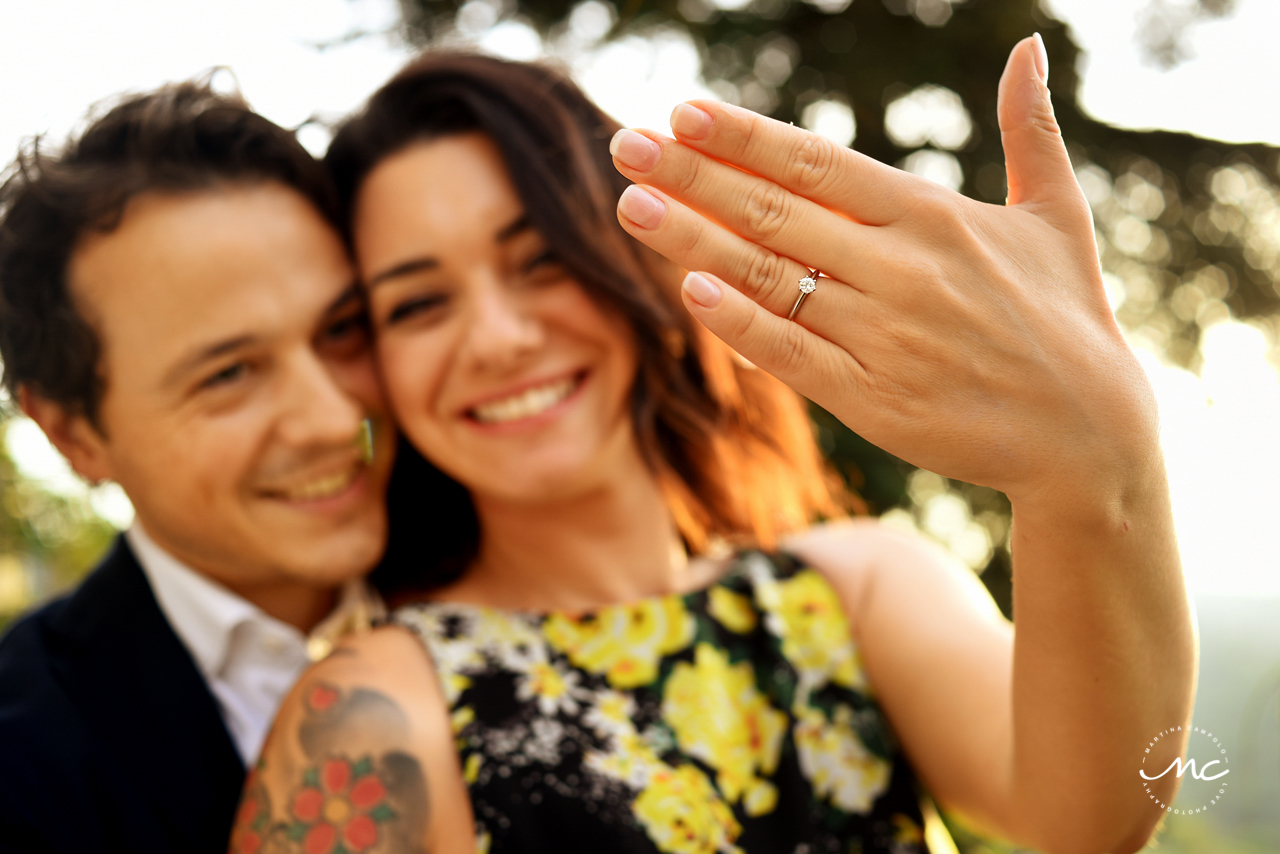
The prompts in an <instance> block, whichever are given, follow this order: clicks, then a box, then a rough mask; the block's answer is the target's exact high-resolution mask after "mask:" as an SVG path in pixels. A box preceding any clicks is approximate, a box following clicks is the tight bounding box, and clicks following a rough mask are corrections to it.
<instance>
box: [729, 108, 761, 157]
mask: <svg viewBox="0 0 1280 854" xmlns="http://www.w3.org/2000/svg"><path fill="white" fill-rule="evenodd" d="M760 128H761V118H760V117H759V116H757V115H755V114H752V115H751V116H750V117H749V118H747V120H746V121H745V122H742V131H741V132H740V133H739V134H737V139H736V140H735V142H736V145H735V148H736V151H735V152H734V153H735V154H738V155H748V154H750V153H751V151H752V147H753V146H754V145H755V143H756V137H757V136H758V135H759V132H760Z"/></svg>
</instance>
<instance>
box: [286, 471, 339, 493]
mask: <svg viewBox="0 0 1280 854" xmlns="http://www.w3.org/2000/svg"><path fill="white" fill-rule="evenodd" d="M355 479H356V472H355V469H351V470H348V471H344V472H339V473H338V474H331V475H329V476H328V477H322V478H318V479H316V480H313V481H311V482H310V483H304V484H302V485H301V486H297V487H294V488H293V489H288V490H285V492H284V497H285V498H287V499H289V500H290V501H315V500H317V499H320V498H332V497H333V496H335V495H337V494H338V493H340V492H342V491H343V490H344V489H346V488H347V487H348V486H350V485H351V482H352V481H353V480H355Z"/></svg>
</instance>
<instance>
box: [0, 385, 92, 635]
mask: <svg viewBox="0 0 1280 854" xmlns="http://www.w3.org/2000/svg"><path fill="white" fill-rule="evenodd" d="M0 403H2V401H0ZM12 423H13V416H12V415H7V414H6V413H5V411H4V408H3V407H2V406H0V630H3V627H4V625H5V624H6V623H8V622H9V620H11V619H12V618H13V617H15V616H16V615H17V614H19V613H20V612H22V611H24V610H26V609H27V608H28V607H30V606H31V605H34V604H36V603H37V602H39V601H40V600H42V599H44V598H46V597H47V596H49V595H50V594H52V593H54V592H56V591H57V590H60V589H62V588H64V587H66V586H68V585H70V584H71V583H73V582H74V581H75V580H77V579H78V578H80V577H81V576H82V575H83V574H84V573H85V572H86V571H87V570H88V569H89V567H91V566H92V565H93V564H94V563H95V562H96V561H97V560H98V558H99V557H101V555H102V553H103V552H104V551H105V550H106V548H107V545H108V544H109V543H110V541H111V538H112V537H113V536H115V533H116V532H115V529H114V528H113V527H112V526H111V525H110V524H108V523H107V522H105V521H104V520H103V519H102V518H100V517H99V516H98V515H97V514H96V513H95V512H94V511H93V508H92V506H91V505H90V503H89V500H88V498H87V496H86V497H68V496H64V495H58V494H55V493H53V492H51V491H49V490H48V489H46V488H45V487H44V486H42V485H41V484H40V483H38V482H36V481H33V480H31V479H30V478H27V477H24V476H23V474H22V473H21V472H20V471H19V470H18V468H17V467H16V466H15V465H14V463H13V460H12V459H11V458H10V456H9V450H8V443H7V442H6V441H5V434H6V433H7V431H8V429H9V427H10V426H11V424H12Z"/></svg>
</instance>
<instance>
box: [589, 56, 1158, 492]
mask: <svg viewBox="0 0 1280 854" xmlns="http://www.w3.org/2000/svg"><path fill="white" fill-rule="evenodd" d="M1047 75H1048V68H1047V59H1046V57H1045V54H1044V49H1043V46H1042V44H1041V42H1040V41H1039V39H1038V38H1028V39H1025V40H1024V41H1022V42H1021V43H1019V44H1018V45H1017V46H1016V47H1015V48H1014V50H1013V53H1012V54H1011V56H1010V58H1009V63H1008V65H1007V67H1006V69H1005V72H1004V76H1003V78H1002V79H1001V81H1000V103H999V117H1000V128H1001V132H1002V137H1003V142H1004V148H1005V155H1006V159H1007V170H1008V185H1009V199H1008V204H1007V205H1005V206H999V205H989V204H983V203H980V202H976V201H973V200H971V199H968V198H965V197H964V196H961V195H959V194H957V193H953V192H951V191H949V190H947V189H945V188H943V187H940V186H939V185H937V184H934V183H932V182H930V181H927V180H925V179H923V178H920V177H917V176H914V175H911V174H909V173H906V172H903V171H900V170H898V169H895V168H892V167H890V166H886V165H884V164H881V163H878V162H876V161H874V160H871V159H869V158H867V157H865V156H863V155H861V154H858V153H857V152H854V151H851V150H849V149H846V148H842V147H840V146H837V145H835V144H833V143H831V142H829V141H828V140H826V139H824V138H823V137H820V136H818V135H816V134H813V133H809V132H808V131H805V130H802V129H799V128H796V127H792V126H788V125H784V124H782V123H780V122H777V121H773V120H771V119H768V118H764V117H761V116H759V115H756V114H754V113H751V112H749V111H747V110H743V109H739V108H735V107H731V106H726V105H724V104H718V103H714V102H695V103H692V104H682V105H680V106H678V107H677V108H676V110H675V112H674V113H673V116H672V127H673V129H674V131H675V133H676V139H675V140H672V139H667V138H664V137H661V136H659V135H657V134H652V133H646V134H644V135H641V134H638V133H635V132H632V131H620V132H619V134H618V135H617V136H616V137H615V138H614V141H613V145H612V150H613V153H614V160H615V164H616V165H617V167H618V169H619V170H620V171H621V172H622V173H623V174H624V175H626V176H627V177H628V178H631V179H632V180H633V181H635V182H637V184H639V185H642V186H634V187H630V188H628V189H627V191H626V192H625V193H624V195H623V197H622V200H621V202H620V203H619V206H618V210H619V218H620V220H621V222H622V225H623V227H624V228H625V229H626V230H627V231H628V232H629V233H631V234H632V235H634V236H635V237H636V238H638V239H639V240H641V241H643V242H644V243H646V244H648V245H649V246H651V247H652V248H654V249H655V250H657V251H658V252H661V253H662V254H664V255H666V256H667V257H668V258H670V259H672V260H673V261H675V262H676V263H678V264H680V265H681V266H682V267H684V268H686V269H689V270H693V271H697V272H693V273H690V274H689V276H688V277H687V278H686V280H685V284H684V294H685V303H686V305H687V306H688V308H689V310H690V311H691V312H692V313H693V314H694V316H695V317H696V318H697V319H698V320H700V321H701V322H702V323H703V324H705V325H706V326H707V327H708V328H709V329H710V330H711V331H712V332H714V333H715V334H716V335H718V336H719V337H720V338H722V339H724V341H726V342H727V343H728V344H730V345H731V346H732V347H734V348H735V349H736V350H738V351H739V352H740V353H742V355H743V356H745V357H746V358H747V359H749V360H751V361H752V362H754V363H755V364H756V365H758V366H759V367H761V368H763V369H765V370H767V371H769V372H770V373H772V374H774V375H775V376H777V377H779V378H780V379H782V380H783V381H785V382H787V383H788V384H789V385H791V386H792V387H793V388H795V389H796V390H797V391H799V392H801V393H802V394H804V395H806V396H807V397H809V398H811V399H812V400H814V401H815V402H817V403H818V404H820V405H822V406H823V407H825V408H827V409H828V410H829V411H831V412H832V413H833V414H835V415H836V416H837V417H838V418H840V420H842V421H843V422H844V423H845V424H847V425H848V426H849V427H851V428H852V429H853V430H855V431H856V432H858V433H859V434H861V435H862V436H864V437H865V438H867V439H868V440H870V441H872V442H874V443H875V444H877V445H880V446H881V447H883V448H885V449H886V450H888V451H890V452H892V453H894V454H896V455H898V456H900V457H902V458H904V459H906V460H908V461H910V462H912V463H914V464H916V465H919V466H922V467H924V468H928V469H931V470H933V471H937V472H940V473H942V474H945V475H948V476H950V477H954V478H958V479H961V480H965V481H969V482H973V483H981V484H985V485H989V486H993V487H995V488H998V489H1001V490H1003V491H1005V492H1008V493H1010V495H1011V496H1014V497H1015V498H1016V497H1019V496H1020V497H1027V498H1031V497H1033V496H1035V497H1047V495H1046V493H1052V494H1053V495H1054V496H1055V499H1056V500H1060V499H1062V498H1065V497H1066V496H1065V495H1063V492H1062V489H1063V486H1064V484H1074V486H1075V487H1079V492H1076V494H1077V495H1078V496H1079V497H1081V498H1086V494H1087V493H1089V492H1090V491H1091V490H1090V484H1089V483H1081V482H1079V479H1080V477H1081V475H1082V473H1087V475H1089V476H1088V477H1085V480H1087V481H1092V483H1093V484H1094V485H1096V484H1097V483H1099V482H1100V480H1099V479H1101V478H1105V479H1107V480H1109V481H1110V482H1111V483H1112V484H1115V483H1116V479H1115V478H1116V475H1117V474H1119V473H1120V471H1121V470H1125V469H1130V473H1132V471H1131V466H1132V464H1133V462H1134V461H1135V456H1136V458H1137V459H1139V460H1144V461H1148V462H1150V461H1151V460H1152V454H1153V450H1154V449H1155V447H1156V420H1155V415H1154V413H1155V410H1154V403H1153V398H1152V396H1151V392H1150V388H1149V386H1148V384H1147V382H1146V379H1145V377H1144V375H1143V373H1142V371H1141V368H1140V366H1139V365H1138V363H1137V361H1136V359H1135V358H1134V356H1133V354H1132V352H1131V351H1130V350H1129V348H1128V346H1127V345H1126V343H1125V341H1124V339H1123V337H1122V335H1121V332H1120V330H1119V328H1118V326H1117V325H1116V323H1115V320H1114V318H1113V316H1112V313H1111V310H1110V307H1109V305H1108V301H1107V296H1106V292H1105V289H1104V286H1103V282H1102V276H1101V272H1100V270H1099V267H1098V261H1097V250H1096V247H1095V244H1094V238H1093V223H1092V217H1091V215H1090V212H1089V207H1088V204H1087V203H1086V201H1085V199H1084V196H1083V194H1082V193H1081V191H1080V188H1079V185H1078V184H1077V183H1076V179H1075V175H1074V172H1073V170H1072V167H1071V162H1070V160H1069V158H1068V156H1067V152H1066V148H1065V147H1064V145H1063V142H1062V138H1061V135H1060V133H1059V130H1058V126H1057V122H1056V120H1055V118H1054V115H1053V107H1052V104H1051V102H1050V99H1049V90H1048V88H1047V87H1046V85H1045V80H1046V78H1047ZM812 268H817V269H819V270H821V271H822V273H823V275H824V277H827V278H823V279H822V280H820V281H819V283H818V287H817V290H816V292H814V293H813V294H811V295H810V296H809V297H807V298H806V299H805V301H804V303H803V304H802V305H801V306H800V308H799V311H798V312H796V315H795V320H794V322H790V321H788V320H787V319H786V318H787V315H788V313H789V312H790V311H791V309H792V307H793V306H794V305H795V301H796V299H797V297H798V296H799V295H800V291H799V289H798V282H799V280H800V279H801V277H803V276H805V275H806V274H807V272H808V270H809V269H812ZM726 284H727V286H726ZM1144 468H1145V467H1144ZM1161 474H1162V473H1161ZM1095 476H1096V478H1095ZM1068 491H1071V492H1075V489H1074V488H1071V487H1070V486H1068ZM1094 494H1095V496H1096V493H1094ZM1086 500H1087V498H1086Z"/></svg>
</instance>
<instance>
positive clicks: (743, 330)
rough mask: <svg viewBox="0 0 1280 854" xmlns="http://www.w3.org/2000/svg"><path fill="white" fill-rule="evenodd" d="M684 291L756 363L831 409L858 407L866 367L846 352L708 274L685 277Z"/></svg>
mask: <svg viewBox="0 0 1280 854" xmlns="http://www.w3.org/2000/svg"><path fill="white" fill-rule="evenodd" d="M682 293H683V297H684V304H685V306H686V307H687V308H688V309H689V312H690V313H691V314H692V315H693V316H694V317H695V318H697V319H698V321H699V322H700V323H702V325H703V326H705V327H707V329H709V330H711V332H712V334H714V335H715V336H716V337H718V338H719V339H720V340H721V341H723V342H724V343H726V344H728V345H729V346H730V347H732V348H733V349H734V350H736V351H738V353H740V354H741V355H742V356H743V358H745V359H747V360H748V361H749V362H751V363H752V364H753V365H756V366H757V367H759V368H761V369H763V370H765V371H768V372H769V373H770V374H772V375H773V376H775V377H777V378H778V379H780V380H782V381H783V382H784V383H786V384H787V385H789V386H791V388H793V389H795V390H796V391H797V392H799V393H800V394H802V395H804V396H805V397H807V398H809V399H810V400H812V401H813V402H814V403H817V404H818V405H819V406H822V407H824V408H826V409H828V410H830V409H832V408H833V407H838V408H842V409H846V410H848V409H849V408H853V409H857V408H858V406H857V402H858V400H859V399H860V398H862V396H863V389H864V387H865V380H866V372H865V370H864V369H863V367H862V365H861V364H859V363H858V361H857V359H855V358H854V357H853V356H851V355H850V354H849V353H848V352H847V351H845V350H843V349H842V348H840V347H838V346H836V345H835V344H833V343H831V342H830V341H828V340H827V339H825V338H823V337H822V336H820V335H816V334H814V333H813V332H810V331H809V330H808V329H805V328H804V327H803V326H801V325H799V324H798V323H793V322H791V321H789V320H787V319H786V318H784V317H779V316H778V315H776V314H774V313H773V312H771V311H769V310H768V309H766V308H762V307H761V306H760V305H759V304H757V303H756V302H755V301H754V300H751V299H748V298H747V297H746V296H744V295H743V294H740V293H738V292H737V291H736V290H734V289H733V288H731V287H729V286H728V285H727V284H725V283H724V281H723V280H721V279H718V278H716V277H715V276H712V275H710V274H708V273H698V272H693V273H689V274H688V275H687V276H685V279H684V286H683V289H682Z"/></svg>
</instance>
